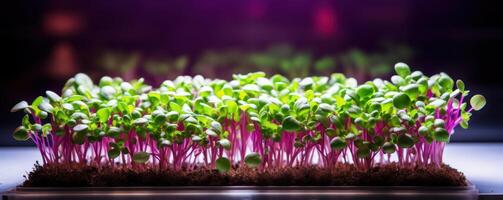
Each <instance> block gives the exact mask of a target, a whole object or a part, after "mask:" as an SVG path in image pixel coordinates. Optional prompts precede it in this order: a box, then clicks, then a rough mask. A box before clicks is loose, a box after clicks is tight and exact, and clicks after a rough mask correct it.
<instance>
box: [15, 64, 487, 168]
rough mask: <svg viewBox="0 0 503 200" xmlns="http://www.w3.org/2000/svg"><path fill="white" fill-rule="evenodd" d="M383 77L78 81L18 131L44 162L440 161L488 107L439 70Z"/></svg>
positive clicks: (43, 102)
mask: <svg viewBox="0 0 503 200" xmlns="http://www.w3.org/2000/svg"><path fill="white" fill-rule="evenodd" d="M395 71H396V73H397V75H394V76H392V77H391V81H386V80H381V79H375V80H373V81H368V82H366V83H363V84H361V85H358V84H357V82H356V80H355V79H353V78H346V77H345V76H344V75H342V74H332V75H331V76H330V77H307V78H303V79H299V78H296V79H293V80H288V79H287V78H285V77H283V76H281V75H274V76H272V77H271V78H267V77H266V76H265V74H264V73H262V72H257V73H250V74H246V75H234V76H233V80H232V81H230V82H228V81H225V80H210V79H205V78H203V77H201V76H195V77H188V76H180V77H178V78H177V79H176V80H174V81H170V80H167V81H164V82H163V83H162V84H161V85H160V86H159V88H153V87H152V86H149V85H147V84H145V83H144V81H143V79H139V80H136V81H132V82H125V81H123V80H122V79H120V78H110V77H103V78H101V80H100V81H99V83H98V84H96V85H95V84H94V83H93V81H92V80H91V79H90V78H89V77H88V76H86V75H85V74H77V75H76V76H75V77H74V78H71V79H70V80H69V81H68V82H67V83H66V84H65V86H64V88H63V90H62V95H58V94H56V93H54V92H51V91H47V92H46V96H45V97H42V96H40V97H38V98H36V99H35V100H34V101H33V102H32V103H31V104H29V103H27V102H25V101H22V102H20V103H18V104H17V105H15V106H14V108H13V109H12V111H18V110H23V111H24V112H26V115H25V116H24V118H23V120H22V125H21V126H20V127H19V128H17V129H16V130H15V132H14V138H15V139H17V140H28V139H31V140H33V141H34V143H35V144H36V145H37V147H38V148H39V150H40V152H41V154H42V158H43V162H44V163H70V162H71V163H75V162H76V163H83V164H97V165H111V166H126V167H136V166H153V167H159V168H165V169H168V168H169V169H175V170H176V169H181V168H184V169H187V168H188V169H191V168H193V167H196V166H201V165H202V166H206V167H210V168H216V169H218V170H220V171H222V172H225V171H228V170H230V169H232V166H233V165H235V166H242V165H247V166H249V167H254V168H258V169H259V170H267V169H272V168H280V167H290V166H299V165H301V166H303V165H312V164H316V165H319V166H321V167H331V166H335V165H336V164H337V163H353V164H354V165H355V166H357V167H360V168H369V167H372V166H375V165H377V164H386V163H389V162H392V161H397V162H398V163H399V164H400V165H429V164H435V165H437V166H440V164H441V163H442V154H443V149H444V145H445V143H446V142H448V141H449V138H450V135H451V134H453V132H454V128H455V127H456V126H457V125H461V126H462V127H464V128H467V126H468V120H469V119H470V116H471V112H472V111H473V110H479V109H481V108H482V107H483V106H484V105H485V99H484V97H483V96H481V95H475V96H473V97H472V98H471V100H470V109H467V103H465V100H466V96H467V95H468V93H469V91H468V90H465V86H464V84H463V82H462V81H460V80H458V81H456V82H455V81H454V80H453V79H452V78H450V77H449V76H448V75H447V74H444V73H440V74H437V75H433V76H431V77H428V76H425V75H423V74H422V73H421V72H419V71H414V72H411V71H410V69H409V67H408V66H407V65H406V64H404V63H398V64H396V65H395Z"/></svg>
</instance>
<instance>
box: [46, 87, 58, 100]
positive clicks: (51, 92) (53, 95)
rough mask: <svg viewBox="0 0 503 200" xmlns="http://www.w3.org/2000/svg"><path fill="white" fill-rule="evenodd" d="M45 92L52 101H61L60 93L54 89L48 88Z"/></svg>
mask: <svg viewBox="0 0 503 200" xmlns="http://www.w3.org/2000/svg"><path fill="white" fill-rule="evenodd" d="M45 94H46V95H47V98H49V100H50V101H51V102H60V101H61V97H60V96H59V95H58V94H56V93H54V92H53V91H50V90H47V91H45Z"/></svg>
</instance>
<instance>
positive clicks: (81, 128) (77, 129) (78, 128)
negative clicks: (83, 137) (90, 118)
mask: <svg viewBox="0 0 503 200" xmlns="http://www.w3.org/2000/svg"><path fill="white" fill-rule="evenodd" d="M87 128H88V126H87V125H86V124H79V125H77V126H75V127H73V131H75V132H83V131H85V130H87Z"/></svg>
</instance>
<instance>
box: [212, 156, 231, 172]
mask: <svg viewBox="0 0 503 200" xmlns="http://www.w3.org/2000/svg"><path fill="white" fill-rule="evenodd" d="M215 163H216V167H217V170H218V171H219V172H220V173H227V172H228V171H229V170H230V169H231V162H230V161H229V159H227V158H224V157H221V158H219V159H217V160H216V162H215Z"/></svg>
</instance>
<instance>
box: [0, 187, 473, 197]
mask: <svg viewBox="0 0 503 200" xmlns="http://www.w3.org/2000/svg"><path fill="white" fill-rule="evenodd" d="M477 198H478V190H477V189H476V188H475V186H474V185H469V186H464V187H424V186H193V187H73V188H63V187H58V188H42V187H17V188H16V189H14V190H12V191H9V192H6V193H4V194H3V200H10V199H92V200H99V199H164V200H167V199H179V200H188V199H201V200H203V199H204V200H213V199H215V200H228V199H279V200H281V199H285V200H286V199H288V200H296V199H299V200H300V199H402V200H403V199H420V200H427V199H457V200H460V199H477Z"/></svg>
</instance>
